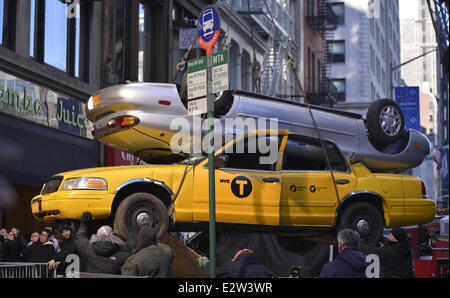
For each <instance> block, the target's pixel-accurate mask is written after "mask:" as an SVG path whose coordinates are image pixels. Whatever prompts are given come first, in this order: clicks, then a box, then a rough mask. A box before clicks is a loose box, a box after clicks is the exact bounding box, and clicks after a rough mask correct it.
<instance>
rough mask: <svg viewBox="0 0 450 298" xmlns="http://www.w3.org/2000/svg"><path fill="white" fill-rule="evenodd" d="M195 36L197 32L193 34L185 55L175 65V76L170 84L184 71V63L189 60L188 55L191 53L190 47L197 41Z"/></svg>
mask: <svg viewBox="0 0 450 298" xmlns="http://www.w3.org/2000/svg"><path fill="white" fill-rule="evenodd" d="M197 36H198V32H197V33H196V34H195V37H194V40H192V42H191V45H190V46H189V48H188V50H187V51H186V53H184V56H183V58H181V61H180V62H179V63H177V66H176V69H177V72H176V73H175V76H174V77H173V79H172V84H173V83H175V81H176V80H177V78H178V75H179V74H180V72H182V71H184V70H185V69H186V62H187V60H188V58H189V53H190V52H191V50H192V47H193V46H194V44H195V41H196V40H197Z"/></svg>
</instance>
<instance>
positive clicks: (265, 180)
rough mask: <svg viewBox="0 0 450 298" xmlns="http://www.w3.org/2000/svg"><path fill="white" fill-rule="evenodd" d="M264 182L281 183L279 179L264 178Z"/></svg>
mask: <svg viewBox="0 0 450 298" xmlns="http://www.w3.org/2000/svg"><path fill="white" fill-rule="evenodd" d="M263 181H264V182H272V183H273V182H280V179H279V178H263Z"/></svg>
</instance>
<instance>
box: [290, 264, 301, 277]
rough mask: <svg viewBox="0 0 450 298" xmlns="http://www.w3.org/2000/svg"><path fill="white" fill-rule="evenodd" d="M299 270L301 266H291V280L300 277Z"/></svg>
mask: <svg viewBox="0 0 450 298" xmlns="http://www.w3.org/2000/svg"><path fill="white" fill-rule="evenodd" d="M300 268H301V266H292V267H291V277H293V278H296V277H300Z"/></svg>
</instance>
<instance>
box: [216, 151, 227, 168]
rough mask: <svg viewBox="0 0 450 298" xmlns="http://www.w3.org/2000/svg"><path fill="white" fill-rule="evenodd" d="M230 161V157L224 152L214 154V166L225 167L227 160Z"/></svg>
mask: <svg viewBox="0 0 450 298" xmlns="http://www.w3.org/2000/svg"><path fill="white" fill-rule="evenodd" d="M229 161H230V158H229V157H228V155H226V154H225V153H220V154H218V155H216V156H214V168H216V169H218V168H223V167H226V166H227V164H228V162H229Z"/></svg>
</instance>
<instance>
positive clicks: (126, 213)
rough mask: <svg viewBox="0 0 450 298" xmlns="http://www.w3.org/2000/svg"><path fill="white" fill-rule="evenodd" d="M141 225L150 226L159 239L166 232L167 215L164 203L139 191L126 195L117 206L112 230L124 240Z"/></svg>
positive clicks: (137, 230) (167, 224)
mask: <svg viewBox="0 0 450 298" xmlns="http://www.w3.org/2000/svg"><path fill="white" fill-rule="evenodd" d="M142 226H151V227H152V228H153V229H154V230H155V232H156V236H157V238H158V239H159V240H161V239H162V238H163V237H164V235H165V234H166V233H167V230H168V227H169V215H168V211H167V208H166V206H165V205H164V203H163V202H162V201H161V200H160V199H159V198H158V197H156V196H154V195H152V194H149V193H145V192H139V193H134V194H131V195H129V196H128V197H126V198H125V199H124V200H123V201H122V202H121V203H120V204H119V207H118V208H117V211H116V214H115V218H114V230H116V232H117V234H118V235H119V236H120V237H122V238H123V239H125V240H129V239H130V238H131V236H132V235H136V234H137V233H138V232H139V230H140V229H141V227H142Z"/></svg>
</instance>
